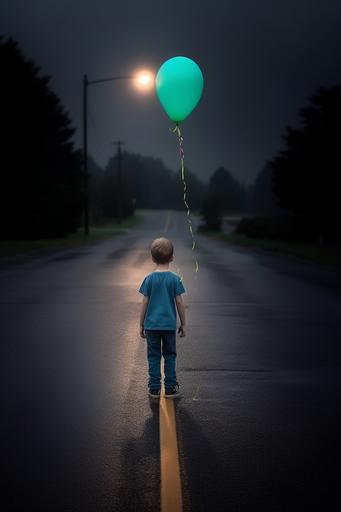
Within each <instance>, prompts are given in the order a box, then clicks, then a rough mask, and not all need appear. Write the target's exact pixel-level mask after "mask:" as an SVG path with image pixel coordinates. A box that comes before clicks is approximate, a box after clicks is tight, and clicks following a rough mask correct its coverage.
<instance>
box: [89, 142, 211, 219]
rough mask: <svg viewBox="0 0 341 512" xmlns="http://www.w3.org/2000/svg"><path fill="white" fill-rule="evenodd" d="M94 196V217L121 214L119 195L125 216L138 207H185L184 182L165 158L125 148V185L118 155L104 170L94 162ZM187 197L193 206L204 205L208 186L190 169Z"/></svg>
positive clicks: (123, 153) (92, 200)
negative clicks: (163, 160)
mask: <svg viewBox="0 0 341 512" xmlns="http://www.w3.org/2000/svg"><path fill="white" fill-rule="evenodd" d="M89 168H90V173H91V174H92V176H91V180H90V198H91V212H92V216H93V219H94V220H100V219H101V218H102V217H110V216H116V215H117V204H118V195H120V196H121V201H122V206H123V215H129V214H130V213H131V212H132V210H133V209H134V208H158V209H182V208H183V207H184V203H183V184H182V180H181V175H180V170H179V172H178V173H175V172H174V171H172V170H170V169H168V168H167V167H166V166H165V165H164V163H163V162H162V160H160V159H156V158H152V157H149V156H142V155H139V154H135V153H130V152H128V151H123V152H122V156H121V175H122V178H121V184H120V183H119V174H118V173H119V165H118V156H117V155H115V156H113V157H112V158H110V160H109V161H108V163H107V165H106V167H105V169H104V170H101V169H100V168H99V167H98V166H96V164H94V163H91V164H90V166H89ZM185 180H186V186H187V191H186V195H187V200H188V202H189V204H190V206H191V209H193V210H198V209H199V208H200V207H201V204H202V201H203V197H204V193H205V190H206V189H205V186H204V184H203V183H202V182H201V181H200V180H199V179H198V178H197V177H196V175H195V174H194V173H193V172H191V171H190V170H189V169H185Z"/></svg>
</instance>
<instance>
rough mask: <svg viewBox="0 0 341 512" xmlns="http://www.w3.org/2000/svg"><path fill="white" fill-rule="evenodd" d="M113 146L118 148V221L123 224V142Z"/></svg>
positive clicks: (119, 141) (114, 143)
mask: <svg viewBox="0 0 341 512" xmlns="http://www.w3.org/2000/svg"><path fill="white" fill-rule="evenodd" d="M112 144H113V145H114V146H117V182H118V200H117V220H118V223H119V224H121V220H122V193H123V188H122V151H121V146H123V144H124V142H123V140H117V141H113V142H112Z"/></svg>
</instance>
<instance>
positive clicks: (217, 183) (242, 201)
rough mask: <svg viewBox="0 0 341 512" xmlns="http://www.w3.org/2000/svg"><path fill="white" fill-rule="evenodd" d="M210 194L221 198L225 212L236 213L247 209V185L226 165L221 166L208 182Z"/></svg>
mask: <svg viewBox="0 0 341 512" xmlns="http://www.w3.org/2000/svg"><path fill="white" fill-rule="evenodd" d="M208 194H209V195H212V196H215V197H220V198H221V202H222V204H223V210H224V211H225V212H229V213H236V212H240V211H245V210H246V209H247V206H248V205H247V195H246V190H245V187H243V186H242V185H241V184H240V183H239V182H238V181H237V180H236V179H235V178H234V177H233V176H232V174H231V173H230V172H229V171H228V170H226V169H225V168H224V167H219V168H218V169H217V170H216V171H214V173H213V174H212V176H211V178H210V180H209V184H208Z"/></svg>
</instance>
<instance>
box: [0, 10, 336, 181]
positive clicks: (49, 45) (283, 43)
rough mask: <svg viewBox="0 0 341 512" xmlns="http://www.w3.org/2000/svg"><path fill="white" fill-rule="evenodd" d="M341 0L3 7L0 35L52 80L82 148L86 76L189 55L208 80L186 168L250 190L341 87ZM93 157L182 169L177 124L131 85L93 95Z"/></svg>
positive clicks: (192, 125) (187, 130)
mask: <svg viewBox="0 0 341 512" xmlns="http://www.w3.org/2000/svg"><path fill="white" fill-rule="evenodd" d="M340 27H341V2H340V0H229V1H228V0H226V1H223V0H221V1H215V0H210V1H200V0H183V1H180V0H172V1H169V0H157V1H150V0H149V1H148V0H145V1H142V0H135V1H132V0H121V1H120V2H115V1H114V0H110V1H109V0H97V1H95V0H91V1H89V0H88V1H87V0H82V1H80V0H77V1H76V0H58V1H56V0H31V1H27V0H21V1H19V0H2V1H1V7H0V33H2V34H3V35H5V36H12V37H14V38H15V39H16V40H17V41H18V42H19V44H20V46H21V48H22V50H23V51H24V53H25V54H26V55H27V56H28V57H30V58H33V59H34V60H35V61H36V63H37V64H39V65H40V66H41V69H42V72H43V73H44V74H51V75H52V81H51V86H52V88H53V89H54V91H55V92H56V93H57V94H58V95H59V96H60V97H61V99H62V102H63V103H64V105H65V107H66V109H67V110H68V111H69V113H70V115H71V117H72V119H73V122H74V126H75V127H76V128H77V134H76V137H75V140H76V144H77V146H80V144H81V122H82V87H81V81H82V76H83V74H84V73H85V72H86V73H87V74H88V76H89V79H90V80H91V79H97V78H103V77H107V76H113V75H117V74H118V75H121V74H131V73H133V72H134V71H135V70H136V69H138V68H141V67H149V68H152V69H154V70H155V71H157V69H158V68H159V66H160V65H161V64H162V62H164V61H165V60H167V59H169V58H171V57H174V56H177V55H184V56H187V57H190V58H192V59H194V60H195V61H196V62H197V63H198V64H199V66H200V67H201V69H202V71H203V74H204V80H205V84H204V93H203V96H202V99H201V102H200V104H199V105H198V107H197V108H196V110H195V111H194V112H193V113H192V114H191V116H190V117H189V118H188V119H187V120H186V121H185V122H184V123H183V131H184V139H185V140H184V143H185V158H186V164H187V166H188V167H189V168H191V169H192V170H193V171H195V172H197V173H198V175H199V176H200V177H202V178H203V179H204V180H206V179H207V178H208V177H209V175H210V174H211V173H212V172H213V170H214V169H216V168H217V167H218V166H221V165H223V166H225V167H226V168H227V169H229V170H230V171H231V172H232V173H233V175H234V176H235V177H236V178H238V179H239V180H240V181H243V182H246V183H251V182H253V180H254V178H255V177H256V175H257V173H258V172H259V170H260V169H261V168H262V166H263V164H264V161H265V159H267V158H271V157H272V156H274V154H275V153H276V151H277V150H278V149H280V148H281V147H282V140H281V135H282V134H283V132H284V129H285V126H286V125H288V124H291V125H295V124H297V121H298V118H297V112H298V109H299V108H301V107H302V106H303V105H304V104H305V103H306V102H307V99H308V97H309V96H311V94H312V93H314V92H315V91H316V90H317V88H318V87H319V86H321V85H334V84H336V83H340V82H341V58H340V49H341V29H340ZM89 93H90V119H89V151H90V153H91V154H93V155H94V157H95V159H96V160H97V161H98V162H99V163H100V164H102V165H105V163H106V161H107V159H108V157H109V156H110V155H111V154H112V153H113V151H114V147H113V146H112V145H111V141H112V140H115V139H117V138H120V139H123V140H124V141H125V142H126V148H127V149H128V150H130V151H133V152H139V153H141V154H144V155H151V156H155V157H160V158H162V159H163V160H164V162H165V163H166V165H168V166H169V167H170V168H172V169H174V170H175V169H177V166H178V149H177V144H176V139H175V136H174V135H173V134H171V133H170V132H169V129H168V128H169V127H171V126H172V123H171V122H170V121H169V120H168V118H167V116H166V114H165V113H164V112H163V110H162V109H161V106H160V105H159V103H158V100H157V99H156V97H155V94H154V93H152V94H150V95H141V94H137V93H136V91H135V90H134V89H133V88H132V86H131V84H130V83H129V82H114V83H108V84H100V85H97V86H95V85H94V86H92V87H90V89H89Z"/></svg>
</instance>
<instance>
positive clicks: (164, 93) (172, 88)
mask: <svg viewBox="0 0 341 512" xmlns="http://www.w3.org/2000/svg"><path fill="white" fill-rule="evenodd" d="M203 86H204V78H203V75H202V72H201V69H200V68H199V66H198V64H196V63H195V62H194V61H193V60H191V59H188V58H187V57H173V58H172V59H169V60H166V62H164V63H163V64H162V66H161V67H160V69H159V71H158V72H157V75H156V79H155V87H156V94H157V97H158V98H159V101H160V103H161V105H162V107H163V108H164V110H165V111H166V114H167V115H168V116H169V117H170V118H171V120H172V121H175V122H176V123H179V122H180V121H183V120H184V119H186V117H187V116H188V115H189V114H190V113H191V112H192V110H193V109H194V108H195V107H196V105H197V104H198V102H199V100H200V98H201V95H202V90H203Z"/></svg>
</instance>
